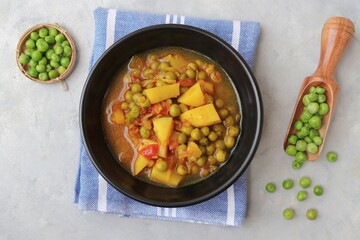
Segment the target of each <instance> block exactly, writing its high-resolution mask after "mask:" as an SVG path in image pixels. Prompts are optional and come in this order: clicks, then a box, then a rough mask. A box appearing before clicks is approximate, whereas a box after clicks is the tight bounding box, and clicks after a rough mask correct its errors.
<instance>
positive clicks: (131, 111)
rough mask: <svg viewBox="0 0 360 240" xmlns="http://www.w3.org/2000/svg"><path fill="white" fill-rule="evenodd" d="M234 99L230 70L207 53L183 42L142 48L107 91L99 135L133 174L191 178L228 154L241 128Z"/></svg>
mask: <svg viewBox="0 0 360 240" xmlns="http://www.w3.org/2000/svg"><path fill="white" fill-rule="evenodd" d="M238 102H239V100H238V96H237V95H236V94H235V91H234V89H233V86H232V84H231V81H230V80H229V77H228V75H227V74H226V73H225V72H224V71H223V69H222V68H221V67H220V66H219V65H217V64H216V63H215V62H214V61H212V60H211V59H209V58H207V57H205V56H203V55H201V54H199V53H196V52H194V51H190V50H187V49H183V48H161V49H155V50H151V51H146V52H144V53H141V54H138V55H135V56H133V57H132V58H131V60H130V61H129V62H128V64H127V65H126V66H125V67H124V68H123V69H121V70H120V71H119V73H118V75H117V76H116V77H115V79H114V81H113V83H112V84H111V86H110V88H109V90H108V93H107V95H106V98H105V101H104V110H103V128H104V132H105V138H106V140H107V142H108V144H109V146H110V149H111V150H112V152H113V154H114V155H115V157H116V159H118V160H119V163H121V165H122V166H123V167H124V168H126V169H127V170H128V171H129V172H131V174H132V175H134V176H136V177H138V178H140V179H142V180H144V181H146V182H149V183H152V184H160V185H166V186H170V187H178V186H185V185H189V184H192V183H195V182H198V181H200V180H202V179H204V178H206V177H208V176H210V175H211V174H212V173H214V172H216V171H217V170H218V169H219V168H220V167H221V166H222V165H223V164H225V163H226V161H227V160H228V158H229V155H230V153H231V151H232V149H233V147H234V146H235V145H236V142H237V139H238V137H239V136H240V132H241V111H240V108H239V105H238Z"/></svg>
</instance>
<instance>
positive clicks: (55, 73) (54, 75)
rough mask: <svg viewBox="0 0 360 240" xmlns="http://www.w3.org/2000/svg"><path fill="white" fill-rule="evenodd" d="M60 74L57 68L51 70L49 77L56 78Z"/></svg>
mask: <svg viewBox="0 0 360 240" xmlns="http://www.w3.org/2000/svg"><path fill="white" fill-rule="evenodd" d="M58 76H59V73H58V72H57V71H56V70H51V71H50V72H49V78H50V79H54V78H57V77H58Z"/></svg>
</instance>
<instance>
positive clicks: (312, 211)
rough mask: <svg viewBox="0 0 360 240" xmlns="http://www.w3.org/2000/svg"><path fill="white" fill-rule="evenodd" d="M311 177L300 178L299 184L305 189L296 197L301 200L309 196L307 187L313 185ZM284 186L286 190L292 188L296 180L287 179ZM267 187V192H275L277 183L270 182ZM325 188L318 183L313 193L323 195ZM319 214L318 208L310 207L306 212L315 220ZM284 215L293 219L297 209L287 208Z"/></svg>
mask: <svg viewBox="0 0 360 240" xmlns="http://www.w3.org/2000/svg"><path fill="white" fill-rule="evenodd" d="M311 183H312V182H311V179H310V178H309V177H302V178H300V180H299V186H300V187H301V188H302V189H303V190H301V191H299V192H298V193H297V195H296V199H297V200H298V201H299V202H303V201H305V200H306V199H307V198H308V192H307V190H306V189H308V188H309V187H310V186H311ZM282 187H283V188H284V189H285V190H289V189H292V188H293V187H294V180H292V179H285V180H284V181H283V182H282ZM265 189H266V191H267V192H269V193H274V192H275V191H276V185H275V183H272V182H271V183H268V184H266V186H265ZM323 192H324V190H323V187H322V186H320V185H316V186H314V188H313V193H314V195H315V196H321V195H322V194H323ZM317 216H318V212H317V210H316V209H314V208H311V209H308V210H307V212H306V217H307V218H308V219H309V220H315V219H316V218H317ZM283 217H284V218H285V219H287V220H290V219H293V218H294V217H295V210H294V209H293V208H286V209H284V210H283Z"/></svg>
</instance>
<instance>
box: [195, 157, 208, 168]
mask: <svg viewBox="0 0 360 240" xmlns="http://www.w3.org/2000/svg"><path fill="white" fill-rule="evenodd" d="M206 161H207V158H206V157H205V156H202V157H200V158H198V159H197V160H196V164H197V165H198V166H199V167H202V166H204V165H205V164H206Z"/></svg>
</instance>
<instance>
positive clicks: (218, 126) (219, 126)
mask: <svg viewBox="0 0 360 240" xmlns="http://www.w3.org/2000/svg"><path fill="white" fill-rule="evenodd" d="M213 130H214V131H215V132H216V134H217V135H218V136H221V135H223V134H224V133H225V131H226V128H225V127H224V125H222V124H221V123H219V124H215V125H214V126H213Z"/></svg>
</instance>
